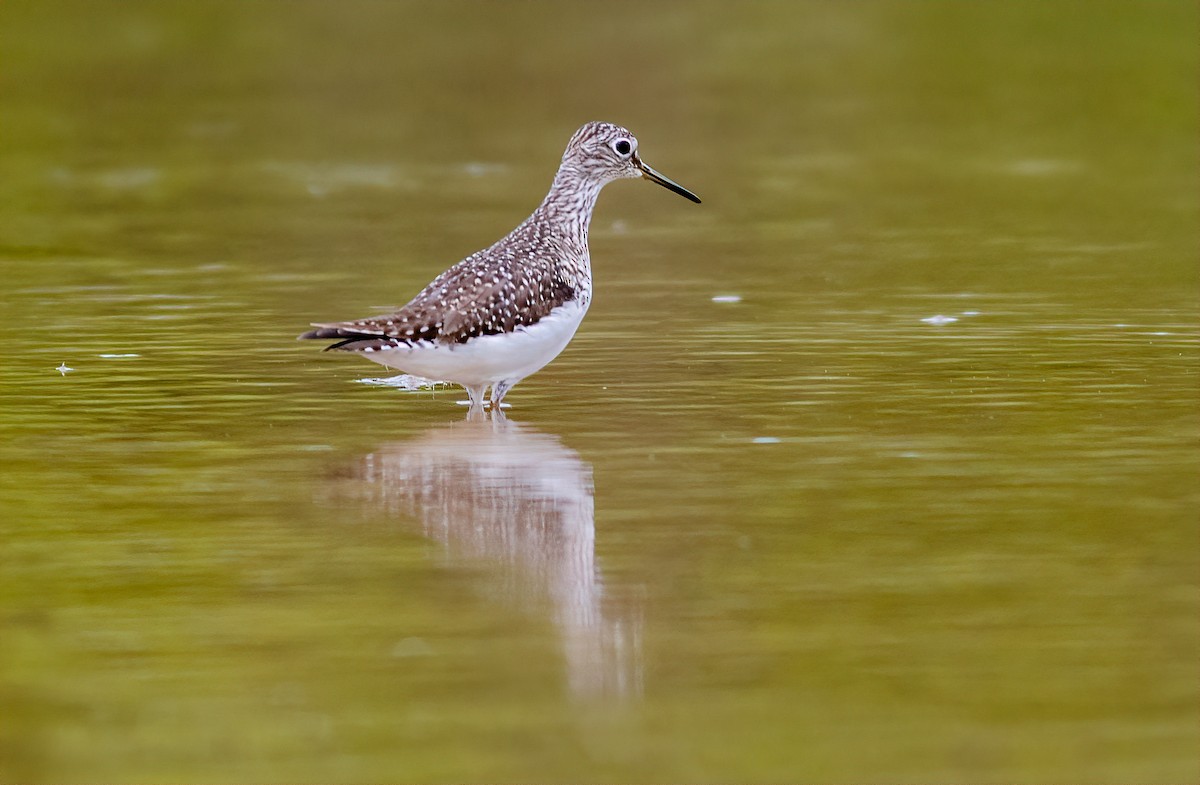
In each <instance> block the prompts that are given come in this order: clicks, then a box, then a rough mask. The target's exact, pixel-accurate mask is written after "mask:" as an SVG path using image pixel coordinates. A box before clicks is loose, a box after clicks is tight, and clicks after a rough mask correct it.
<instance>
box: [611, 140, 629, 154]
mask: <svg viewBox="0 0 1200 785" xmlns="http://www.w3.org/2000/svg"><path fill="white" fill-rule="evenodd" d="M612 149H613V152H614V153H616V154H617V155H619V156H621V157H622V158H628V157H629V156H630V154H632V153H633V144H632V143H631V142H630V141H629V140H628V139H617V140H616V141H614V142H613V143H612Z"/></svg>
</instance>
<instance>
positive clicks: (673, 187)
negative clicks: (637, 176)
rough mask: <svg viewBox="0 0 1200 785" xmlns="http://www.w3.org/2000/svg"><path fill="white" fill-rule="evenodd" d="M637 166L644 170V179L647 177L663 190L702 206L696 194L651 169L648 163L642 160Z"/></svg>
mask: <svg viewBox="0 0 1200 785" xmlns="http://www.w3.org/2000/svg"><path fill="white" fill-rule="evenodd" d="M637 165H638V168H639V169H641V170H642V177H645V178H646V179H647V180H649V181H650V182H652V183H658V184H659V185H661V186H662V187H663V188H666V189H667V190H668V191H674V192H675V193H677V194H679V195H680V196H682V197H683V198H684V199H691V200H692V201H693V202H695V203H696V204H700V197H699V196H696V195H695V194H694V193H692V192H691V191H689V190H688V189H686V188H684V187H683V186H682V185H680V184H679V183H677V182H675V181H674V180H672V179H671V178H670V177H666V176H664V175H661V174H659V173H658V172H656V171H654V170H653V169H651V168H650V167H649V166H648V165H647V164H646V163H644V162H643V161H641V160H639V161H638V162H637Z"/></svg>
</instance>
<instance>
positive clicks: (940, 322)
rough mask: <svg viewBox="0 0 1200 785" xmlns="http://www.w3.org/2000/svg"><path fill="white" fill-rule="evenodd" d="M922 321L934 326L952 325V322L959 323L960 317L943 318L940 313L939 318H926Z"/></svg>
mask: <svg viewBox="0 0 1200 785" xmlns="http://www.w3.org/2000/svg"><path fill="white" fill-rule="evenodd" d="M921 321H923V322H925V324H932V325H938V326H940V325H943V324H950V323H951V322H957V321H958V317H957V316H943V315H942V314H940V313H939V314H938V315H937V316H926V317H925V318H924V319H922V320H921Z"/></svg>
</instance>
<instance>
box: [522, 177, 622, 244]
mask: <svg viewBox="0 0 1200 785" xmlns="http://www.w3.org/2000/svg"><path fill="white" fill-rule="evenodd" d="M604 182H605V181H603V180H601V179H599V178H597V177H594V176H589V174H588V173H587V172H585V171H582V170H581V169H579V168H578V167H576V166H574V165H573V164H571V163H568V162H565V161H564V162H563V164H562V166H560V167H559V169H558V173H557V174H555V175H554V182H553V183H552V184H551V185H550V192H549V193H548V194H546V198H545V199H544V200H542V203H541V205H539V206H538V208H537V209H536V210H534V212H533V216H531V218H532V219H533V220H535V221H540V222H543V223H544V224H546V225H547V226H548V227H550V230H551V232H552V233H553V234H554V235H556V236H557V239H558V240H559V241H560V242H562V243H563V244H564V245H565V247H566V250H567V251H569V252H572V253H575V254H577V255H578V256H580V257H582V258H583V259H585V260H588V259H589V258H590V255H589V254H588V225H589V224H590V223H591V221H592V210H593V209H594V208H595V206H596V198H597V197H598V196H599V195H600V189H601V188H603V187H604Z"/></svg>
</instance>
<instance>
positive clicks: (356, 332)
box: [300, 122, 700, 411]
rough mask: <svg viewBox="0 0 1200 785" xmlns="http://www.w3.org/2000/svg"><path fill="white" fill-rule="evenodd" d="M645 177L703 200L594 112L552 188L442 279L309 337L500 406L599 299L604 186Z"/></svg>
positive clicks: (479, 401)
mask: <svg viewBox="0 0 1200 785" xmlns="http://www.w3.org/2000/svg"><path fill="white" fill-rule="evenodd" d="M634 177H644V178H646V179H647V180H650V181H651V182H654V183H658V184H659V185H661V186H663V187H665V188H668V189H670V190H672V191H674V192H675V193H677V194H679V195H681V196H684V197H686V198H688V199H690V200H692V201H693V202H696V203H697V204H699V203H700V199H699V197H697V196H696V195H695V194H694V193H692V192H691V191H689V190H687V189H686V188H684V187H683V186H681V185H679V184H678V183H676V182H674V181H673V180H670V179H668V178H667V177H665V176H663V175H661V174H659V173H658V172H656V171H655V170H654V169H651V168H650V167H649V166H647V165H646V164H645V163H644V162H643V161H642V159H641V158H640V157H639V156H638V141H637V139H636V138H635V137H634V135H633V134H631V133H629V131H627V130H626V129H624V128H622V127H621V126H619V125H613V124H612V123H600V122H594V123H588V124H587V125H585V126H583V127H582V128H580V129H579V130H578V131H576V132H575V135H574V136H572V137H571V141H570V142H568V143H567V149H566V152H564V153H563V157H562V163H561V164H560V165H559V167H558V173H557V174H556V175H555V176H554V182H553V183H552V184H551V185H550V192H549V193H548V194H546V198H545V199H544V200H543V201H542V203H541V205H539V206H538V208H537V209H536V210H534V211H533V214H532V215H530V216H529V217H528V218H526V219H525V220H524V221H523V222H522V223H521V225H520V226H518V227H517V228H516V229H513V230H512V232H510V233H509V234H508V236H507V237H505V238H504V239H502V240H500V241H499V242H497V243H495V244H494V245H492V246H491V247H490V248H487V249H485V250H482V251H479V252H477V253H474V254H471V255H470V256H468V257H467V258H466V259H463V260H462V261H461V262H459V263H458V264H456V265H454V266H453V267H451V268H450V269H449V270H447V271H446V272H444V273H442V274H441V275H439V276H438V277H437V278H435V279H433V282H432V283H431V284H429V285H428V286H426V287H425V288H424V289H423V290H421V293H420V294H418V295H417V296H416V297H414V298H413V299H412V301H411V302H409V304H408V305H406V306H404V307H403V308H401V309H400V310H399V311H397V312H395V313H393V314H389V315H386V316H375V317H370V318H367V319H357V320H355V321H350V322H331V323H320V324H313V327H315V328H317V329H315V330H310V331H309V332H306V333H304V334H303V335H301V336H300V338H324V339H336V340H337V343H335V344H333V345H331V346H329V347H327V350H328V349H338V350H340V351H347V352H355V353H357V354H360V355H362V356H363V357H366V358H367V359H369V360H374V361H375V362H377V363H380V364H381V365H386V366H388V367H389V368H395V369H398V370H401V371H404V372H405V373H409V374H413V375H414V376H421V377H424V378H427V379H436V380H440V381H448V382H454V383H455V384H459V385H461V386H462V387H464V388H466V391H467V395H468V396H470V399H471V400H470V403H471V406H472V408H479V407H481V406H482V405H483V402H484V395H485V393H486V392H487V388H488V387H489V386H490V387H491V389H492V395H491V407H492V409H493V411H496V410H499V408H500V402H501V401H503V400H504V396H505V394H506V393H507V392H508V391H509V390H511V389H512V388H513V385H515V384H516V383H517V382H519V381H521V380H522V379H524V378H525V377H526V376H529V375H530V374H532V373H535V372H536V371H538V370H540V369H541V368H542V367H543V366H545V365H546V364H547V363H549V362H550V361H551V360H553V359H554V358H555V357H557V356H558V354H559V352H561V351H562V350H563V349H564V348H565V347H566V345H567V344H568V343H569V342H570V340H571V338H572V336H574V335H575V330H576V329H577V328H578V327H579V323H580V322H581V321H583V316H584V314H585V313H587V309H588V305H589V304H590V303H591V300H592V263H591V256H590V255H589V253H588V224H589V223H590V222H591V220H592V209H593V208H594V207H595V206H596V197H597V196H599V195H600V189H601V188H603V187H604V186H605V185H606V184H607V183H610V182H612V181H613V180H620V179H622V178H634Z"/></svg>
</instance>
